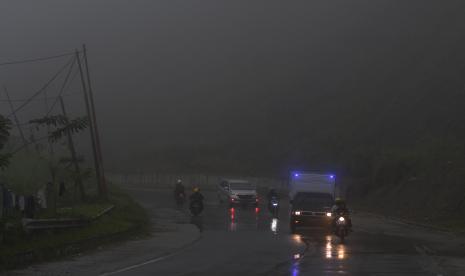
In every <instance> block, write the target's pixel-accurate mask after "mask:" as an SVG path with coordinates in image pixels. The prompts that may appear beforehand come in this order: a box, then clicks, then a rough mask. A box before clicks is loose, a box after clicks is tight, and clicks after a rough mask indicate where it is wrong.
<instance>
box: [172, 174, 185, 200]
mask: <svg viewBox="0 0 465 276" xmlns="http://www.w3.org/2000/svg"><path fill="white" fill-rule="evenodd" d="M180 196H182V197H183V198H185V197H186V193H185V191H184V185H183V184H182V180H181V179H178V180H177V181H176V186H175V187H174V199H175V200H176V201H178V200H179V197H180Z"/></svg>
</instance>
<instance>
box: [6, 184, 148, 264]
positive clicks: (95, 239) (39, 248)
mask: <svg viewBox="0 0 465 276" xmlns="http://www.w3.org/2000/svg"><path fill="white" fill-rule="evenodd" d="M109 206H114V209H112V210H111V211H110V212H108V213H107V214H104V215H103V216H102V217H100V218H99V219H96V220H94V221H91V223H90V224H89V225H87V226H84V227H79V228H70V229H63V230H45V231H35V232H33V233H27V232H26V231H25V230H24V229H23V228H22V226H21V224H20V223H19V221H15V220H10V222H9V224H10V225H9V227H8V229H7V230H6V231H4V232H3V233H2V238H3V241H2V246H1V247H0V269H1V270H4V269H11V268H15V267H20V266H24V265H28V264H31V263H34V262H41V261H50V260H55V259H57V258H63V257H66V256H70V255H73V254H77V253H82V252H84V251H87V250H93V249H95V248H97V247H99V246H102V245H105V244H108V243H110V242H116V241H118V242H119V241H123V240H124V239H126V238H130V237H132V236H134V235H148V233H149V223H148V221H149V220H148V217H147V213H146V211H145V210H144V209H143V208H142V207H140V206H139V205H138V204H137V203H136V202H135V201H133V200H132V199H131V198H130V197H129V196H127V195H126V194H125V193H123V192H121V191H120V190H118V189H116V188H112V189H111V190H110V196H109V199H108V200H105V201H99V200H95V201H90V202H89V203H85V204H80V205H77V206H76V207H74V208H61V209H59V210H58V212H57V213H58V214H59V216H60V217H63V218H70V217H74V218H76V217H79V218H82V219H92V218H94V217H95V216H97V215H98V214H100V213H101V212H102V211H103V210H105V209H106V208H108V207H109Z"/></svg>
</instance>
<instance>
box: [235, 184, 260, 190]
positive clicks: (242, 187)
mask: <svg viewBox="0 0 465 276" xmlns="http://www.w3.org/2000/svg"><path fill="white" fill-rule="evenodd" d="M229 186H230V187H231V190H255V187H254V186H253V185H252V184H250V183H231V184H229Z"/></svg>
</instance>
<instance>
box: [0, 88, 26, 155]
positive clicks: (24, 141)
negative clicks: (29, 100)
mask: <svg viewBox="0 0 465 276" xmlns="http://www.w3.org/2000/svg"><path fill="white" fill-rule="evenodd" d="M3 90H5V94H6V98H7V100H8V103H9V104H10V108H11V112H13V117H14V118H15V123H16V126H17V127H18V131H19V134H20V135H21V139H23V143H24V147H25V148H26V149H28V146H27V141H26V137H24V133H23V129H22V128H21V125H20V124H19V120H18V117H17V116H16V112H15V108H14V106H13V103H12V102H11V99H10V94H9V93H8V89H6V86H3Z"/></svg>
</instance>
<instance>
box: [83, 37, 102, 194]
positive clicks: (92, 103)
mask: <svg viewBox="0 0 465 276" xmlns="http://www.w3.org/2000/svg"><path fill="white" fill-rule="evenodd" d="M82 53H83V55H84V65H85V67H86V75H87V85H88V88H89V90H88V92H89V99H90V109H91V112H92V120H93V123H94V129H95V143H96V148H97V158H98V159H99V163H100V170H101V174H100V177H101V178H102V179H101V185H102V193H103V195H105V196H106V194H107V183H106V179H105V168H104V166H103V158H102V147H101V146H100V135H99V131H98V123H97V117H96V115H95V105H94V93H93V91H92V85H91V81H90V73H89V62H88V60H87V49H86V45H85V44H83V45H82Z"/></svg>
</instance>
